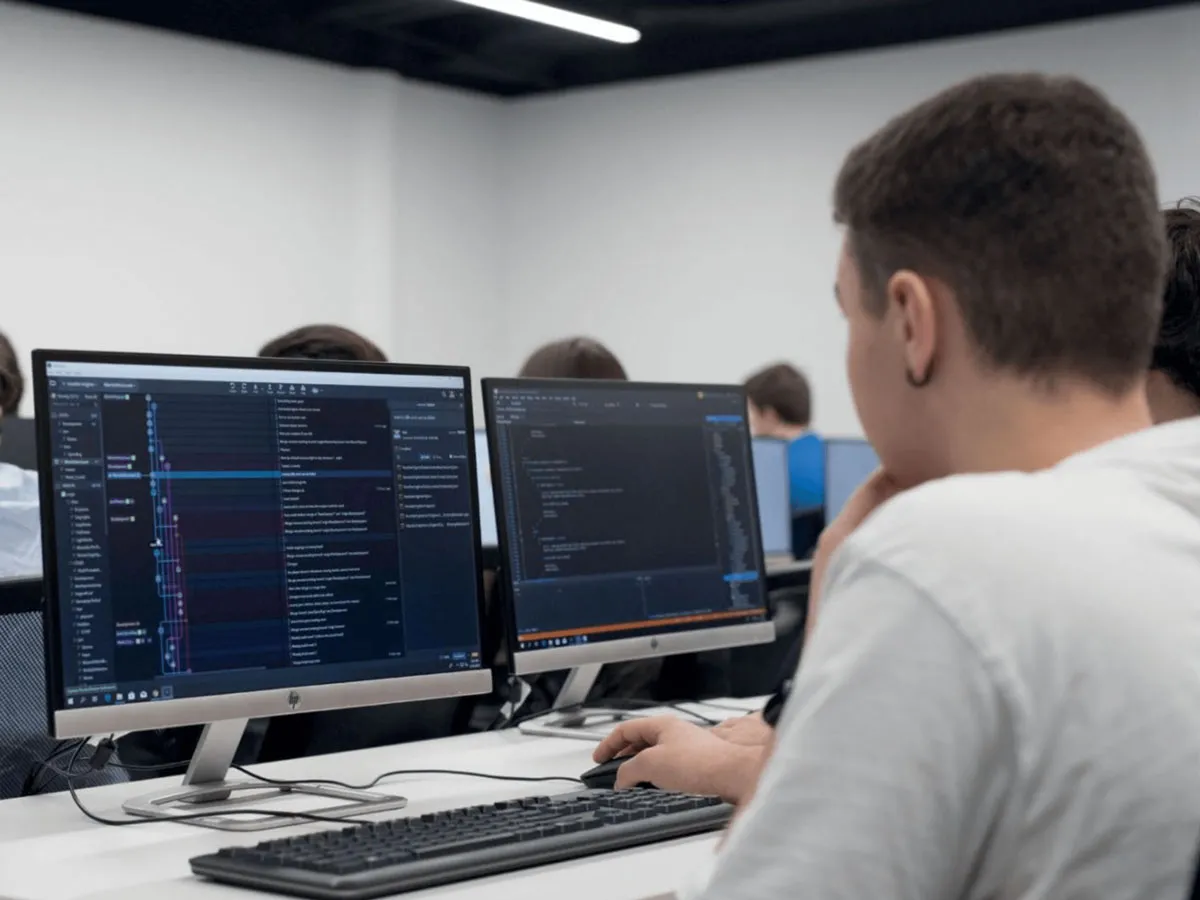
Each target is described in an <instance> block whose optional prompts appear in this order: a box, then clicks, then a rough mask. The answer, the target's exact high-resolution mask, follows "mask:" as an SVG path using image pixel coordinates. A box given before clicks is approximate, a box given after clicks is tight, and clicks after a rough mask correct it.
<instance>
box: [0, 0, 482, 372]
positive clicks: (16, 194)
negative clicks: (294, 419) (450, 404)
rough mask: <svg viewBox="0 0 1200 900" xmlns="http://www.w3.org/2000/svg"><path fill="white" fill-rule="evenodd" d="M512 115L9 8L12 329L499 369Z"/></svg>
mask: <svg viewBox="0 0 1200 900" xmlns="http://www.w3.org/2000/svg"><path fill="white" fill-rule="evenodd" d="M500 111H501V107H500V106H499V104H497V103H494V102H492V101H489V100H486V99H480V98H477V97H472V96H468V95H465V94H460V93H457V92H453V91H448V90H436V89H432V88H426V87H421V86H414V85H409V84H406V83H404V82H402V81H400V80H399V79H398V78H395V77H393V76H391V75H386V74H380V73H361V72H352V71H350V70H344V69H340V68H335V67H331V66H325V65H318V64H310V63H307V62H301V61H297V60H293V59H288V58H285V57H282V56H276V55H271V54H266V53H260V52H256V51H252V50H245V49H240V48H235V47H229V46H224V45H218V44H215V43H211V42H206V41H199V40H193V39H188V38H180V37H176V36H171V35H167V34H164V33H160V32H155V31H150V30H145V29H138V28H131V27H126V26H121V25H110V24H105V23H100V22H98V21H95V20H90V19H84V18H75V17H70V16H64V15H59V14H52V13H47V12H45V11H42V10H35V9H30V8H27V7H18V6H12V5H7V4H4V3H0V123H3V124H2V125H0V323H2V326H0V327H3V328H4V329H5V330H6V331H7V332H8V333H9V334H10V336H11V337H12V338H13V340H14V341H15V342H17V343H18V345H19V348H20V349H21V350H22V351H23V352H25V353H27V352H28V351H29V350H30V349H32V348H34V347H37V346H71V347H89V348H98V349H126V350H161V351H170V352H195V353H253V352H254V351H255V350H256V349H257V348H258V346H260V345H261V344H262V343H263V341H264V340H266V339H268V338H270V337H272V336H274V335H275V334H277V333H279V332H280V331H282V330H284V329H285V328H290V327H292V326H294V325H298V324H303V323H308V322H314V321H327V320H333V321H337V322H339V323H342V324H345V325H348V326H350V327H354V328H358V329H361V330H362V331H363V332H365V333H366V334H368V335H370V336H371V337H372V338H374V339H376V340H377V341H379V343H381V344H382V345H383V346H384V347H385V349H387V350H388V351H390V352H391V353H393V354H395V355H396V356H397V357H398V358H408V359H436V360H439V361H443V362H465V363H470V364H475V365H478V366H482V367H484V368H487V367H488V360H487V353H489V352H491V347H492V342H491V339H490V337H489V336H490V335H491V334H492V333H493V332H494V330H495V329H494V323H493V322H492V321H490V319H489V317H494V320H495V322H498V321H499V314H498V311H497V303H496V300H497V296H496V285H497V283H498V278H497V275H498V273H497V272H496V270H495V266H496V260H497V256H496V243H495V234H496V222H497V216H498V204H499V202H500V194H499V189H500V182H499V179H498V178H497V177H496V173H495V165H494V156H495V154H494V152H493V150H492V148H493V147H494V145H495V142H496V131H497V128H498V127H499V125H498V119H497V116H498V114H499V113H500Z"/></svg>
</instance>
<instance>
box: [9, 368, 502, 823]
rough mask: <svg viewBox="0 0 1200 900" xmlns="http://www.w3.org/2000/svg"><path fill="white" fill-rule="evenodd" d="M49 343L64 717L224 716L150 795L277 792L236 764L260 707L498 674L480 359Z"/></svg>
mask: <svg viewBox="0 0 1200 900" xmlns="http://www.w3.org/2000/svg"><path fill="white" fill-rule="evenodd" d="M33 362H34V390H35V400H36V404H37V419H38V422H39V425H40V427H41V433H40V434H39V450H40V453H39V456H40V458H39V467H38V468H39V474H40V482H41V494H42V497H41V503H42V523H43V545H44V556H45V584H46V616H45V619H46V628H47V683H48V707H49V724H50V732H51V734H52V735H53V736H55V737H58V738H68V737H85V736H88V735H95V734H108V733H110V732H116V731H138V730H144V729H151V728H170V727H174V726H182V725H192V724H201V723H204V724H207V728H206V729H205V731H204V735H203V737H202V738H201V740H200V744H199V746H198V747H197V750H196V755H195V757H194V758H193V759H192V762H191V765H190V767H189V769H188V772H187V775H186V777H185V779H184V787H183V788H182V789H179V790H175V791H170V792H168V793H167V794H165V795H161V796H152V797H146V798H140V799H138V800H135V801H131V802H130V803H128V804H126V810H127V811H128V812H130V813H134V814H137V815H143V816H156V817H170V816H171V815H172V814H174V813H176V812H178V809H179V806H180V805H182V804H187V805H188V806H190V808H191V810H192V811H193V812H207V811H209V810H212V811H213V812H214V814H219V813H220V811H221V810H222V809H226V810H227V809H228V808H229V805H228V798H229V796H230V794H231V792H233V791H242V790H246V789H255V790H259V791H261V789H262V785H261V784H260V783H256V782H248V783H232V782H227V781H225V775H226V772H227V769H228V768H229V766H230V764H231V762H232V759H233V753H234V750H235V749H236V748H237V745H238V741H239V739H240V738H241V736H242V732H243V730H244V728H245V724H246V720H247V719H249V718H251V717H258V716H278V715H286V714H288V713H295V712H313V711H318V710H329V709H339V708H347V707H359V706H371V705H376V704H385V703H394V702H397V701H407V700H425V699H431V698H441V697H453V696H461V695H468V694H479V693H486V692H488V691H490V689H491V673H490V671H489V670H488V669H487V668H486V667H485V666H484V664H483V660H482V656H481V625H480V616H481V603H482V587H481V572H480V566H479V559H478V549H477V548H478V533H477V529H478V519H479V517H478V511H477V508H476V490H475V465H474V462H475V460H474V454H475V451H474V441H473V440H472V437H471V423H472V413H471V380H470V373H469V371H468V370H467V369H460V368H435V367H425V366H421V367H417V366H388V365H372V364H349V363H324V362H314V361H310V360H275V359H270V360H266V359H255V360H248V359H247V360H243V359H236V360H231V359H219V358H198V357H170V356H144V355H135V354H116V353H111V354H100V353H78V352H59V351H38V352H36V353H35V354H34V357H33ZM293 790H295V789H293ZM301 790H303V791H304V792H307V793H318V794H321V795H323V796H333V797H337V798H339V799H342V800H348V801H351V802H350V803H349V804H347V805H342V806H338V807H335V808H334V809H333V810H323V811H322V813H323V814H325V815H335V816H337V815H350V814H354V815H358V814H361V813H364V812H368V811H378V810H381V809H390V808H395V807H397V806H399V805H403V803H404V801H403V800H402V799H399V798H396V797H392V796H388V795H380V794H365V793H364V792H359V791H343V790H340V789H337V788H333V789H329V788H325V787H316V788H313V787H306V788H301ZM306 811H311V810H306ZM283 821H284V822H285V823H286V822H287V821H288V820H286V819H285V820H283ZM204 824H209V825H212V826H213V827H232V828H237V829H239V830H250V829H257V828H260V827H270V826H271V825H273V824H279V820H268V821H262V820H254V821H250V822H247V821H244V820H239V821H238V822H237V823H236V824H234V823H233V822H232V821H231V818H230V817H225V818H220V817H219V815H216V816H215V817H214V818H213V819H211V820H206V822H205V823H204Z"/></svg>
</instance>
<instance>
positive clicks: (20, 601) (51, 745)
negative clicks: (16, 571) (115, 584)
mask: <svg viewBox="0 0 1200 900" xmlns="http://www.w3.org/2000/svg"><path fill="white" fill-rule="evenodd" d="M41 602H42V581H41V579H40V578H22V579H10V580H4V581H0V684H3V685H4V693H3V696H2V698H0V800H8V799H11V798H13V797H20V796H22V795H24V794H29V793H33V792H35V791H34V789H35V788H36V789H37V790H36V793H49V792H52V791H61V790H65V789H66V786H67V785H66V782H65V781H64V780H63V779H61V778H57V777H51V773H49V772H45V771H42V770H41V763H42V762H43V761H44V760H45V759H47V758H48V757H50V756H51V755H52V754H53V753H54V751H55V750H56V749H58V748H59V747H60V744H61V743H62V742H58V741H55V740H54V739H53V738H51V737H49V736H48V734H47V728H46V669H45V662H44V658H45V650H44V645H43V638H42V611H41ZM85 752H86V751H85ZM70 760H71V757H70V755H64V756H61V757H58V758H56V759H55V760H54V764H55V765H56V766H58V767H60V768H65V767H66V766H67V764H68V763H69V762H70ZM126 780H128V779H127V776H126V775H125V773H124V772H122V771H121V770H120V769H116V768H108V769H104V770H102V771H100V772H91V773H89V774H88V775H85V776H82V777H80V778H77V779H75V786H76V787H96V786H98V785H102V784H115V783H117V782H122V781H126Z"/></svg>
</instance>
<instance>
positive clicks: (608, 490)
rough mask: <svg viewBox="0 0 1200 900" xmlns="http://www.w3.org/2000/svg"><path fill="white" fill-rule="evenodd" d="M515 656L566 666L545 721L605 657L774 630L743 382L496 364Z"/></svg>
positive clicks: (496, 476)
mask: <svg viewBox="0 0 1200 900" xmlns="http://www.w3.org/2000/svg"><path fill="white" fill-rule="evenodd" d="M483 391H484V411H485V417H486V419H487V426H488V436H489V438H490V440H491V451H492V453H491V456H492V472H493V483H494V485H495V489H496V491H497V497H498V498H499V503H498V504H497V508H498V510H499V511H500V521H499V526H500V528H499V531H500V549H501V557H502V559H503V561H504V565H503V567H502V568H503V574H502V578H501V585H502V588H503V591H502V595H503V596H504V597H505V601H506V603H507V613H508V619H509V622H508V635H509V659H510V660H511V665H512V667H513V670H514V672H515V673H516V674H518V675H528V674H534V673H538V672H548V671H556V670H561V669H571V670H572V672H571V675H570V677H569V678H568V679H567V683H566V685H565V686H564V688H563V691H562V693H561V694H560V695H559V697H558V698H557V699H556V700H555V704H554V706H555V708H556V709H557V710H561V711H563V714H562V715H560V716H558V718H557V721H554V722H552V723H551V724H549V725H532V724H531V725H528V726H526V730H527V731H529V732H532V733H539V734H558V735H560V736H571V737H583V738H585V739H594V738H595V732H589V731H587V730H585V729H581V728H580V726H581V725H583V724H586V723H587V721H588V719H587V716H586V715H584V714H582V713H579V712H576V710H578V709H579V707H580V706H581V705H582V703H583V701H584V700H586V698H587V695H588V692H589V690H590V689H591V687H592V685H593V683H594V682H595V679H596V676H597V675H598V673H599V671H600V667H601V665H602V664H604V663H612V662H623V661H628V660H635V659H641V658H645V657H653V656H667V655H670V654H676V653H688V652H697V651H702V650H714V649H720V648H726V647H735V646H741V645H746V644H758V643H767V642H770V641H772V640H773V639H774V637H775V631H774V627H773V625H772V624H771V622H770V621H769V618H770V617H769V614H768V607H767V586H766V576H765V573H764V570H763V555H762V542H761V537H760V535H759V524H758V510H757V504H756V502H755V492H754V467H753V464H752V461H751V450H750V434H749V431H748V429H747V423H746V397H745V394H744V392H743V391H742V389H741V388H739V387H708V386H701V385H671V384H637V383H631V382H613V381H603V382H601V381H591V382H588V381H540V380H520V379H505V380H499V379H485V380H484V382H483Z"/></svg>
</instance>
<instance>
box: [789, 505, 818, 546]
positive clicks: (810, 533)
mask: <svg viewBox="0 0 1200 900" xmlns="http://www.w3.org/2000/svg"><path fill="white" fill-rule="evenodd" d="M824 528H825V510H824V508H823V507H820V506H816V507H813V508H812V509H802V510H799V511H798V512H793V513H792V555H793V556H795V557H796V559H809V558H811V557H812V555H813V551H814V550H816V549H817V539H818V538H819V537H820V536H821V531H822V530H823V529H824Z"/></svg>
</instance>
